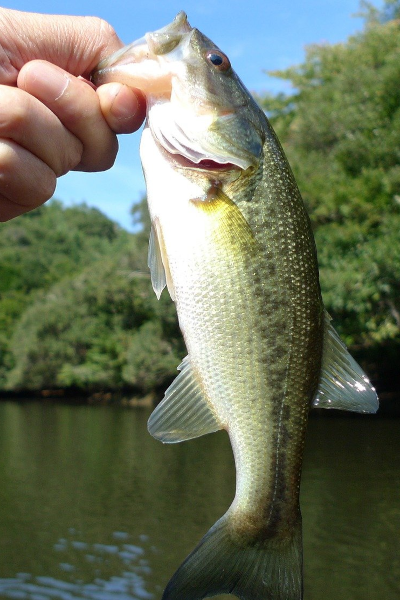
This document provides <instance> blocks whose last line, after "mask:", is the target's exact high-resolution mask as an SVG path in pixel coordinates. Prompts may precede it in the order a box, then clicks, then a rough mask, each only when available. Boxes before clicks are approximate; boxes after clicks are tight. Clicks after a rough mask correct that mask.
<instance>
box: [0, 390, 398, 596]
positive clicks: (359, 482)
mask: <svg viewBox="0 0 400 600" xmlns="http://www.w3.org/2000/svg"><path fill="white" fill-rule="evenodd" d="M147 417H148V413H147V412H145V411H142V410H140V409H136V410H129V409H122V408H112V407H87V406H62V405H52V404H44V405H43V404H42V405H41V404H37V403H27V404H18V403H12V402H4V403H1V404H0V511H1V512H0V598H14V599H30V600H48V599H53V598H54V599H59V600H71V599H78V598H85V599H90V600H133V599H139V600H140V599H143V600H146V599H149V600H150V599H153V598H154V600H156V599H158V598H159V597H160V595H161V592H162V589H163V587H164V585H165V583H166V582H167V580H168V579H169V577H170V576H171V575H172V573H173V572H174V570H175V568H176V567H177V566H178V564H179V563H180V562H181V561H182V559H183V558H184V557H185V556H186V554H187V553H188V552H189V551H190V550H191V549H192V548H193V546H194V545H195V544H196V542H197V541H198V540H199V539H200V537H201V536H202V535H203V534H204V533H205V532H206V530H207V529H208V527H209V526H210V525H211V524H212V523H213V522H214V521H215V520H216V519H217V518H218V517H219V516H221V515H222V513H223V512H224V511H225V510H226V508H227V507H228V506H229V504H230V502H231V499H232V497H233V491H234V479H235V474H234V468H233V464H232V456H231V450H230V445H229V441H228V439H227V436H226V435H225V434H224V433H222V432H221V433H218V434H213V435H210V436H206V437H205V438H202V439H199V440H196V441H192V442H186V443H184V444H178V445H176V446H163V445H162V444H160V443H159V442H156V441H154V440H153V439H152V438H151V437H150V436H149V435H148V434H147V430H146V420H147ZM399 425H400V421H398V420H396V419H394V420H388V419H374V418H369V417H366V418H362V417H360V418H355V419H349V418H339V417H333V418H332V417H330V418H320V417H317V418H314V419H312V420H311V422H310V429H309V435H308V445H307V452H306V457H305V466H304V474H303V485H302V510H303V522H304V546H305V600H338V599H346V600H398V598H400V566H399V557H400V485H399V479H400V478H399V475H400V434H399Z"/></svg>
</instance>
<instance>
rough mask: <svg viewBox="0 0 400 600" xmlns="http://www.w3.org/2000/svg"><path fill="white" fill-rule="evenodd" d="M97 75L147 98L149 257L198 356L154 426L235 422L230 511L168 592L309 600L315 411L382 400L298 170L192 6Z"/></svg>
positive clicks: (192, 356)
mask: <svg viewBox="0 0 400 600" xmlns="http://www.w3.org/2000/svg"><path fill="white" fill-rule="evenodd" d="M93 78H94V81H95V82H96V84H99V83H105V82H107V81H121V82H123V83H127V84H128V85H132V86H133V87H136V88H139V89H141V90H142V92H143V93H144V95H145V96H146V101H147V106H148V109H147V122H146V127H145V129H144V131H143V135H142V142H141V151H140V152H141V158H142V164H143V169H144V173H145V178H146V186H147V197H148V203H149V211H150V217H151V221H152V232H151V237H150V246H149V266H150V270H151V277H152V284H153V288H154V291H155V292H156V294H157V296H158V297H159V296H160V294H161V293H162V290H163V289H164V287H165V286H167V288H168V291H169V293H170V294H171V297H172V298H173V300H174V301H175V302H176V308H177V313H178V318H179V324H180V327H181V330H182V333H183V336H184V339H185V342H186V346H187V351H188V355H187V357H185V358H184V359H183V361H182V363H181V365H180V366H179V367H178V369H179V371H180V373H179V375H178V377H177V378H176V379H175V381H174V382H173V383H172V384H171V386H170V387H169V388H168V389H167V390H166V392H165V397H164V399H163V400H162V402H161V403H160V404H159V405H158V406H157V407H156V409H155V410H154V412H153V414H152V415H151V417H150V419H149V424H148V427H149V431H150V433H151V434H152V435H153V436H154V437H156V438H157V439H159V440H161V441H162V442H165V443H176V442H181V441H184V440H189V439H192V438H195V437H198V436H200V435H204V434H207V433H211V432H215V431H217V430H219V429H226V430H227V431H228V434H229V437H230V441H231V444H232V449H233V453H234V458H235V465H236V474H237V477H236V494H235V498H234V500H233V502H232V504H231V506H230V508H229V509H228V511H227V512H226V513H225V515H223V516H222V517H221V518H220V519H219V521H217V522H216V523H215V524H214V525H213V527H211V529H210V530H209V531H208V533H206V535H205V536H204V537H203V539H202V540H201V541H200V543H199V544H198V546H197V547H196V548H195V549H194V550H193V552H192V553H191V554H190V555H189V556H188V557H187V558H186V560H185V561H184V562H183V563H182V565H181V566H180V567H179V568H178V570H177V571H176V573H175V574H174V575H173V577H172V578H171V580H170V582H169V583H168V585H167V587H166V589H165V591H164V595H163V600H201V599H202V598H205V597H209V596H213V595H216V594H221V593H232V594H234V595H236V596H238V597H240V598H242V599H243V600H301V599H302V597H303V591H302V587H303V586H302V531H301V513H300V507H299V490H300V477H301V466H302V460H303V448H304V440H305V435H306V428H307V418H308V412H309V408H310V407H311V406H313V405H314V406H318V407H324V408H332V407H333V408H340V409H344V410H354V411H359V412H375V411H376V410H377V407H378V402H377V397H376V393H375V390H374V388H373V387H372V385H371V384H370V382H369V380H368V378H367V377H366V375H365V374H364V373H363V371H362V369H361V368H360V367H359V365H357V363H356V362H355V361H354V359H353V358H352V357H351V356H350V355H349V353H348V352H347V350H346V348H345V346H344V345H343V343H342V342H341V341H340V339H339V337H338V335H337V333H336V332H335V330H334V329H333V327H332V324H331V322H330V317H329V316H328V315H327V314H326V312H325V311H324V308H323V303H322V298H321V293H320V287H319V279H318V265H317V256H316V249H315V243H314V239H313V235H312V231H311V226H310V222H309V218H308V215H307V213H306V210H305V208H304V205H303V202H302V199H301V196H300V193H299V190H298V188H297V185H296V182H295V180H294V177H293V174H292V172H291V169H290V166H289V164H288V162H287V160H286V157H285V155H284V152H283V150H282V148H281V145H280V143H279V141H278V139H277V137H276V135H275V133H274V132H273V130H272V128H271V126H270V124H269V122H268V120H267V118H266V117H265V115H264V113H263V112H262V111H261V110H260V108H259V107H258V106H257V105H256V103H255V102H254V100H253V99H252V98H251V96H250V94H249V92H248V91H247V90H246V88H245V87H244V86H243V84H242V83H241V81H240V80H239V79H238V77H237V76H236V74H235V73H234V71H233V70H232V68H231V65H230V62H229V59H228V57H227V56H226V55H225V54H224V53H223V52H221V50H220V49H219V48H218V47H217V46H215V45H214V44H213V42H212V41H211V40H209V39H208V38H207V37H205V36H204V35H203V34H202V33H200V32H199V31H198V30H197V29H195V28H192V27H191V26H190V25H189V23H188V22H187V18H186V15H185V14H184V13H179V15H178V16H177V17H176V19H175V20H174V21H173V23H171V24H170V25H167V26H166V27H164V28H162V29H160V30H158V31H155V32H153V33H148V34H146V36H145V38H142V39H140V40H138V42H134V43H133V44H131V45H130V46H127V47H126V48H125V49H122V50H120V51H118V52H117V53H116V54H115V55H113V56H111V57H109V58H107V59H105V61H103V62H102V63H101V64H100V65H99V66H98V68H97V70H96V72H95V73H94V75H93ZM157 84H158V87H157Z"/></svg>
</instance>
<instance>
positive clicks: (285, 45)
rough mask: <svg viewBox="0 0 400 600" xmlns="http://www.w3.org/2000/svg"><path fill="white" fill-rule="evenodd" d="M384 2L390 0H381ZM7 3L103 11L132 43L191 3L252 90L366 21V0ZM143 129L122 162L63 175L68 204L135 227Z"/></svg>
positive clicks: (194, 19) (282, 86)
mask: <svg viewBox="0 0 400 600" xmlns="http://www.w3.org/2000/svg"><path fill="white" fill-rule="evenodd" d="M373 4H374V5H375V6H377V7H378V8H379V7H381V6H382V5H383V0H374V2H373ZM2 6H3V7H4V8H12V9H15V10H23V11H30V12H40V13H51V14H70V15H95V16H98V17H102V18H103V19H106V20H107V21H108V22H109V23H111V25H112V26H113V27H114V29H115V30H116V32H117V34H118V35H119V37H120V38H121V39H122V40H123V41H124V42H126V43H129V42H131V41H133V40H135V39H137V38H139V37H142V36H143V35H144V33H146V32H147V31H153V30H155V29H159V28H160V27H163V26H164V25H166V24H168V23H170V22H171V21H172V20H173V18H174V17H175V15H176V14H177V13H178V12H179V11H180V10H184V11H185V12H186V13H187V15H188V18H189V22H190V24H191V25H192V26H193V27H197V28H198V29H200V31H202V33H204V34H205V35H207V36H208V37H209V38H211V39H212V40H213V42H215V43H216V44H217V45H218V46H219V47H220V48H221V50H223V51H224V52H225V53H226V54H227V55H228V56H229V58H230V60H231V63H232V65H233V68H234V69H235V71H236V72H237V74H238V75H239V77H240V78H241V79H242V81H243V82H244V83H245V85H246V86H247V88H248V89H249V90H250V91H254V92H257V93H262V92H266V91H268V92H273V93H275V92H279V91H285V90H287V91H288V85H289V83H288V82H285V81H282V80H279V79H276V78H272V77H270V76H268V75H267V74H266V73H265V71H269V70H276V69H284V68H286V67H289V66H292V65H295V64H299V63H301V62H302V61H303V60H304V57H305V48H306V46H307V45H310V44H315V43H316V44H323V43H330V44H334V43H337V42H342V41H345V40H346V39H347V38H348V37H349V35H352V34H354V33H356V32H357V31H359V30H360V29H362V27H363V20H362V19H361V18H357V17H355V16H354V15H355V14H357V13H358V12H359V11H360V4H359V0H280V1H279V2H276V0H145V1H143V0H139V1H135V0H128V1H126V0H108V1H105V0H97V1H96V2H94V1H92V0H79V1H78V0H68V2H66V1H62V0H51V1H50V0H29V1H27V0H15V1H12V2H6V3H3V4H2ZM139 139H140V132H139V133H135V134H131V135H127V136H119V144H120V150H119V153H118V157H117V160H116V162H115V165H114V166H113V167H112V169H110V170H109V171H106V172H104V173H78V172H70V173H68V174H67V175H64V176H63V177H61V178H60V179H59V180H58V184H57V189H56V192H55V197H56V198H58V199H60V200H62V201H63V202H64V203H65V204H68V205H71V204H78V203H81V202H86V203H87V204H88V205H89V206H95V207H97V208H99V209H100V210H101V211H102V212H103V213H105V214H106V215H107V216H108V217H110V218H111V219H113V220H114V221H117V222H118V223H119V224H120V225H121V226H122V227H124V228H125V229H128V230H132V224H131V218H130V215H129V210H130V207H131V206H132V204H134V203H135V202H137V201H139V200H140V199H141V198H142V197H143V195H144V194H145V183H144V179H143V175H142V169H141V165H140V159H139Z"/></svg>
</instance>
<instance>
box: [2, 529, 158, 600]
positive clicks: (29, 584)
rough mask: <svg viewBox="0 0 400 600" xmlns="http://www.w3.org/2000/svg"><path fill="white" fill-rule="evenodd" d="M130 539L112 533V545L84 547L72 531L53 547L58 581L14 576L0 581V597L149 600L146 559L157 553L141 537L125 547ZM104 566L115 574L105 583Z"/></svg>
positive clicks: (62, 599)
mask: <svg viewBox="0 0 400 600" xmlns="http://www.w3.org/2000/svg"><path fill="white" fill-rule="evenodd" d="M129 538H130V536H129V534H128V533H124V532H115V533H114V543H111V544H87V543H86V542H82V541H80V536H79V535H78V532H75V531H74V530H71V531H70V532H68V537H66V538H60V539H59V540H57V542H56V544H54V546H53V550H54V552H55V553H56V554H58V555H59V561H60V562H59V563H58V567H59V571H60V577H59V578H57V577H54V576H45V575H42V576H36V577H33V576H32V575H31V574H29V573H17V575H16V576H15V577H9V578H3V579H0V594H1V597H3V598H21V599H22V598H30V599H32V600H41V599H43V600H45V599H46V600H48V599H49V598H59V599H61V600H72V599H75V598H90V599H92V600H106V599H107V600H114V599H115V600H135V599H139V600H148V599H149V600H150V599H151V598H153V594H151V593H149V592H148V591H147V590H146V581H145V578H146V577H148V576H149V575H150V574H151V568H150V567H149V560H148V558H147V556H148V555H151V554H152V553H154V552H156V549H155V548H153V547H151V546H150V547H149V546H148V539H147V537H146V536H141V537H140V540H139V543H140V545H134V544H131V543H126V542H127V541H128V540H129ZM121 540H123V542H121ZM48 550H51V549H48ZM105 564H106V565H107V569H110V568H111V569H112V570H113V572H114V573H115V574H114V575H112V576H110V577H109V578H108V579H104V578H103V577H102V567H103V565H105ZM88 565H89V568H91V569H92V576H91V577H90V576H89V577H88ZM86 579H88V581H87V582H86V581H85V580H86Z"/></svg>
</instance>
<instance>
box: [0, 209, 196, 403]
mask: <svg viewBox="0 0 400 600" xmlns="http://www.w3.org/2000/svg"><path fill="white" fill-rule="evenodd" d="M144 210H145V209H144V205H143V203H142V204H141V206H140V207H139V209H138V211H142V213H141V214H143V213H144ZM138 214H139V213H138ZM32 215H34V216H32ZM143 218H145V215H143ZM16 231H17V232H18V235H15V232H16ZM10 232H11V234H10ZM10 239H13V240H14V243H13V244H10V245H9V247H8V250H7V251H5V252H4V254H3V258H2V266H3V268H4V272H5V273H6V274H7V276H8V277H7V280H6V281H7V283H5V282H4V281H3V290H1V294H0V326H1V331H2V335H1V336H0V350H1V351H2V365H1V371H0V373H1V381H2V385H1V387H2V388H3V389H8V390H19V389H28V390H39V389H44V388H49V389H54V388H57V387H75V388H81V389H84V390H88V389H89V390H101V389H114V390H118V389H122V388H123V387H131V388H135V389H137V390H139V391H143V392H144V391H148V390H150V389H154V388H157V387H158V386H163V385H165V383H166V382H168V381H170V380H171V378H172V377H173V375H174V374H175V373H176V366H177V365H178V364H179V360H180V358H181V357H182V355H183V352H184V348H183V343H182V340H181V336H180V333H179V329H178V326H177V321H176V316H175V309H174V307H173V305H172V303H171V302H170V301H168V299H167V297H166V295H164V296H163V298H162V300H161V302H160V303H159V302H158V301H157V300H156V298H155V295H154V293H153V291H152V290H151V285H150V277H149V274H148V270H147V267H146V259H147V239H146V240H145V239H144V235H143V232H141V231H140V232H139V233H138V234H136V235H132V234H128V233H127V232H125V231H123V230H121V229H120V228H119V227H117V226H116V225H115V224H114V223H112V222H111V221H110V220H109V219H107V218H106V217H105V216H104V215H102V214H101V213H99V212H98V211H94V210H93V209H88V208H87V207H85V206H82V207H75V208H63V207H62V205H61V204H60V203H51V204H50V205H49V206H48V207H44V208H42V209H40V210H39V211H38V213H37V214H34V213H30V214H29V215H26V217H20V218H19V219H16V220H15V222H14V221H12V222H10V223H9V224H6V225H5V226H4V229H3V230H2V232H1V235H0V246H2V247H3V249H4V248H6V246H7V241H8V242H9V241H10ZM27 240H29V244H27ZM10 257H11V258H10ZM6 258H7V259H6ZM14 265H17V266H18V267H19V271H18V273H17V269H16V267H15V268H14V269H13V267H14ZM29 269H30V272H29ZM135 348H136V350H135ZM144 348H146V351H145V352H144V350H143V349H144ZM147 370H148V372H147Z"/></svg>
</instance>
